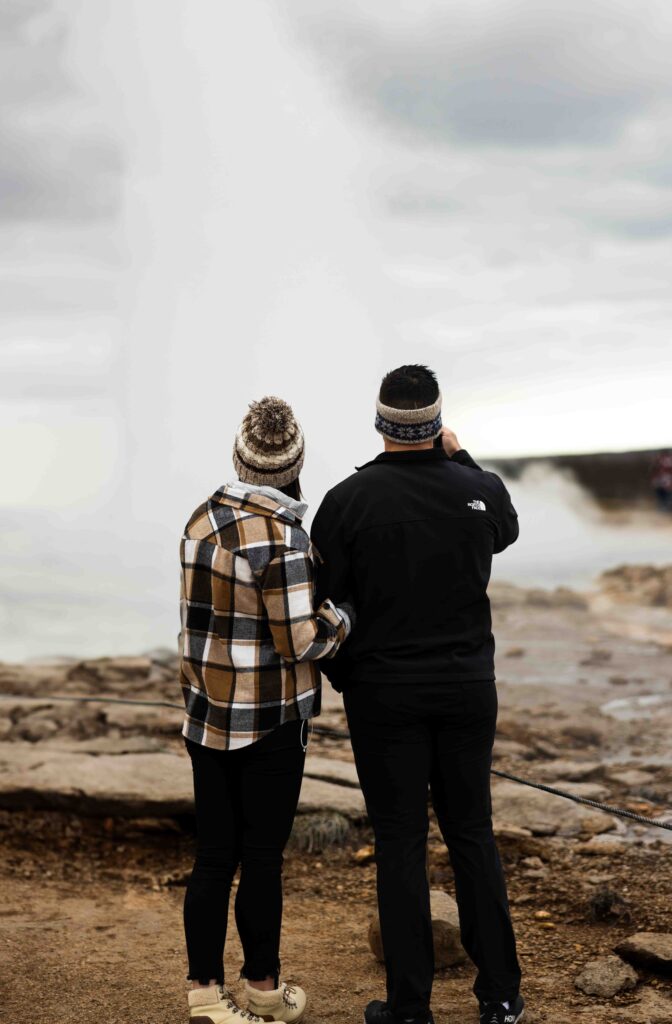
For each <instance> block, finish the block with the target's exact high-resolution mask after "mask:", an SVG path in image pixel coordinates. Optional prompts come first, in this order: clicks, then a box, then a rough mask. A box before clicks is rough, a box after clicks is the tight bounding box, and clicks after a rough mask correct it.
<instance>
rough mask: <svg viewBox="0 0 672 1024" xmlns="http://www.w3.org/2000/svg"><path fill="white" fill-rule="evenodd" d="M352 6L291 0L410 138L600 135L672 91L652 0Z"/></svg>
mask: <svg viewBox="0 0 672 1024" xmlns="http://www.w3.org/2000/svg"><path fill="white" fill-rule="evenodd" d="M358 8H361V5H355V4H354V2H353V0H350V2H344V3H340V4H338V6H336V5H335V4H334V3H332V2H330V0H321V2H320V0H316V2H315V0H304V3H303V4H299V5H298V6H294V5H292V8H291V10H292V11H293V12H294V16H295V18H296V24H297V25H298V27H299V30H300V31H301V32H302V33H303V34H304V36H305V38H306V39H307V40H309V41H310V44H311V46H312V47H313V48H314V49H315V50H316V51H317V52H318V53H319V54H320V56H321V57H322V58H323V59H325V60H326V63H327V68H329V69H330V71H331V73H332V74H336V75H337V77H338V78H339V79H340V81H341V82H342V84H343V85H344V86H345V88H346V89H347V91H348V93H349V95H350V96H351V97H352V98H353V100H354V101H355V103H356V104H357V105H358V106H359V107H360V108H361V109H362V110H364V111H367V112H368V114H369V115H370V116H371V117H373V118H374V119H376V120H377V121H378V122H379V123H381V124H383V125H385V126H386V127H387V128H388V129H389V130H391V131H392V132H394V133H396V134H397V135H399V136H401V137H402V138H405V139H407V140H409V141H411V140H413V139H415V140H418V139H420V140H424V141H425V142H428V143H430V144H437V143H444V144H455V143H457V144H468V145H476V144H478V145H496V146H511V147H530V146H558V145H561V144H577V143H579V144H590V145H603V144H605V143H608V142H610V141H612V140H613V139H615V138H616V137H617V136H618V135H619V133H620V132H621V131H622V130H623V128H624V126H625V125H626V124H627V123H628V122H629V121H630V120H631V119H632V118H634V117H635V116H637V115H640V114H642V113H644V112H646V111H647V110H648V109H649V107H650V106H651V104H653V103H654V102H655V101H656V100H658V99H660V98H661V97H664V98H665V99H666V100H670V98H671V97H672V79H671V78H670V74H669V70H668V65H669V60H668V58H669V46H670V17H669V13H668V11H667V10H666V7H665V6H664V5H662V4H661V3H660V2H659V0H644V2H643V3H641V4H637V5H635V4H634V3H633V4H632V5H631V6H629V7H628V5H623V4H619V5H608V4H602V3H596V2H592V3H591V2H588V3H585V2H583V3H577V2H575V0H574V2H572V0H564V2H563V3H560V2H557V3H555V4H550V5H548V4H543V5H540V4H538V3H537V2H533V0H519V2H515V0H514V2H510V3H507V4H501V3H498V2H496V0H485V2H476V3H464V2H463V3H455V4H451V5H446V4H445V3H439V2H435V3H429V4H428V3H420V4H419V5H418V7H417V9H416V12H415V13H416V16H415V17H412V16H410V15H409V16H408V17H406V18H402V19H399V18H398V17H396V18H395V15H394V12H392V13H391V9H390V7H389V5H388V7H387V8H385V7H379V6H377V5H376V4H375V3H374V4H372V5H371V10H368V11H367V13H366V14H365V15H362V13H361V11H360V10H359V9H358ZM376 12H379V16H376Z"/></svg>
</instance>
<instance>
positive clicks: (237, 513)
mask: <svg viewBox="0 0 672 1024" xmlns="http://www.w3.org/2000/svg"><path fill="white" fill-rule="evenodd" d="M303 454H304V443H303V433H302V431H301V428H300V426H299V424H298V423H297V422H296V420H295V419H294V416H293V413H292V410H291V408H290V407H289V406H288V405H287V404H286V403H285V402H283V401H281V400H280V399H277V398H264V399H262V400H261V401H260V402H254V403H252V405H251V406H250V411H249V412H248V414H247V416H246V417H245V419H244V420H243V423H242V424H241V426H240V428H239V430H238V433H237V435H236V441H235V445H234V453H233V461H234V466H235V469H236V471H237V473H238V478H239V479H238V481H237V482H235V483H232V484H227V485H225V486H224V487H221V488H220V489H219V490H218V491H216V492H215V493H214V494H213V495H212V497H211V498H208V500H207V501H205V502H204V503H203V504H202V505H201V506H199V508H197V509H196V511H195V512H194V514H193V515H192V517H191V519H190V520H189V522H188V524H187V526H186V529H185V532H184V536H183V538H182V543H181V563H182V588H181V590H182V592H181V617H182V633H181V673H180V675H181V685H182V691H183V694H184V701H185V707H186V714H185V720H184V727H183V735H184V737H185V742H186V745H187V750H188V752H189V754H190V757H191V761H192V768H193V776H194V794H195V806H196V824H197V850H196V861H195V864H194V870H193V872H192V875H191V879H190V881H189V884H188V886H187V891H186V896H185V902H184V926H185V934H186V941H187V953H188V958H189V978H190V980H191V982H192V988H191V991H190V992H189V1007H190V1017H191V1020H192V1022H198V1024H242V1022H243V1021H246V1022H249V1021H262V1020H263V1021H283V1022H285V1024H297V1022H298V1021H300V1020H301V1019H302V1017H303V1015H304V1011H305V1005H306V997H305V993H304V992H303V991H302V990H301V989H299V988H297V987H292V986H289V985H286V984H284V983H281V982H280V980H279V972H280V961H279V945H280V928H281V919H282V882H281V872H282V860H283V850H284V847H285V844H286V842H287V839H288V838H289V834H290V832H291V828H292V823H293V820H294V815H295V813H296V807H297V804H298V799H299V791H300V788H301V779H302V775H303V766H304V759H305V750H306V745H307V744H306V733H307V724H308V720H309V719H310V718H312V717H314V716H315V715H317V714H319V710H320V673H319V669H318V668H317V666H316V664H315V662H317V661H318V660H319V659H321V658H328V657H331V656H333V655H334V654H335V653H336V651H337V650H338V648H339V646H340V644H341V643H342V642H343V641H344V640H345V639H346V637H347V636H348V634H349V632H350V622H351V614H352V612H351V609H350V608H347V607H339V608H337V607H335V606H334V604H333V603H332V602H331V601H330V600H328V599H327V600H325V601H324V602H323V603H322V604H321V605H320V606H319V608H317V609H316V610H315V609H314V607H313V599H314V582H313V576H314V573H313V557H314V552H313V551H312V550H311V546H310V540H309V538H308V535H307V534H306V532H305V530H304V529H303V527H302V525H301V522H302V519H303V516H304V515H305V512H306V507H307V506H306V505H305V504H304V502H302V501H301V492H300V487H299V473H300V470H301V467H302V465H303ZM239 865H240V869H241V872H240V884H239V886H238V892H237V895H236V903H235V914H236V925H237V928H238V933H239V935H240V939H241V943H242V946H243V953H244V957H245V962H244V964H243V968H242V971H241V974H242V976H243V977H244V978H245V990H246V994H247V998H248V1009H247V1010H242V1009H241V1008H240V1007H239V1006H238V1005H237V1004H236V1002H235V1001H234V999H233V998H232V996H231V994H230V993H229V992H228V990H227V989H226V988H225V987H224V967H223V953H224V942H225V938H226V925H227V910H228V903H229V895H230V890H231V884H232V881H233V877H234V874H235V872H236V869H237V868H238V866H239Z"/></svg>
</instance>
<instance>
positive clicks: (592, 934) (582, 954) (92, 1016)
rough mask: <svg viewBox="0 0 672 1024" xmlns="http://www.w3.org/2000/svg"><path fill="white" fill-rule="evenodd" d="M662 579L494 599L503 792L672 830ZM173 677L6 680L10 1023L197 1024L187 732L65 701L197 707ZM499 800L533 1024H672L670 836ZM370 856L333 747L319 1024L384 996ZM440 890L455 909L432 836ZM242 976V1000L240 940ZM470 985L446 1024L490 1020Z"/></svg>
mask: <svg viewBox="0 0 672 1024" xmlns="http://www.w3.org/2000/svg"><path fill="white" fill-rule="evenodd" d="M651 572H653V574H654V578H653V580H652V576H651ZM656 572H657V571H656V570H652V571H650V572H649V571H647V572H645V571H642V572H641V573H640V574H639V575H637V573H634V574H633V572H632V571H631V570H623V571H621V572H620V575H619V573H613V574H610V575H609V577H608V578H607V579H606V580H605V581H604V586H603V587H602V588H601V590H600V591H599V592H597V593H596V594H594V595H591V596H589V597H582V596H580V595H577V594H574V593H572V592H569V591H556V592H553V593H549V592H544V591H529V590H521V589H518V588H514V587H509V586H504V585H499V586H498V587H497V588H495V589H494V591H493V600H494V617H495V629H496V633H497V636H498V685H499V694H500V721H499V736H498V741H497V748H496V761H495V767H496V769H498V770H504V771H509V772H513V773H515V774H517V775H519V776H523V777H529V778H533V779H536V780H539V781H542V782H545V783H549V784H554V785H559V786H560V787H561V788H564V789H567V790H570V791H571V792H574V793H578V794H582V795H586V796H588V797H589V798H593V799H598V800H607V801H609V802H611V803H614V804H617V805H620V806H623V807H627V808H630V809H633V810H635V811H637V812H639V813H641V814H644V815H646V816H650V817H659V818H666V819H667V820H672V816H671V815H670V810H669V809H670V795H671V791H672V770H671V767H670V766H671V762H672V756H671V754H670V748H669V737H670V735H671V734H672V658H671V654H672V611H671V610H670V606H669V605H670V602H669V589H668V588H669V578H668V576H667V575H665V571H664V570H660V571H658V572H660V573H661V574H662V579H659V578H658V577H657V576H656ZM175 669H176V666H175V659H174V657H173V655H172V654H171V653H170V652H161V651H157V652H153V653H152V654H150V655H148V656H146V657H140V658H126V659H119V658H117V659H100V660H96V661H88V662H78V661H76V660H68V659H65V660H61V661H59V662H58V663H52V664H45V663H40V664H27V665H21V666H12V665H3V666H0V689H1V690H2V692H3V694H5V697H4V698H3V699H2V700H0V880H1V882H2V889H3V894H4V898H3V902H2V905H0V943H1V944H2V948H3V955H2V958H1V963H0V981H1V983H2V992H3V996H2V999H3V1008H2V1012H0V1018H1V1019H3V1020H5V1019H6V1020H8V1021H14V1020H16V1021H19V1020H23V1019H30V1020H31V1022H33V1024H41V1022H42V1021H44V1022H47V1021H48V1022H50V1024H61V1022H63V1024H65V1022H66V1021H67V1022H71V1021H73V1020H76V1021H78V1022H79V1024H82V1022H84V1024H87V1022H93V1021H96V1022H98V1021H100V1020H105V1022H106V1024H120V1022H122V1021H124V1022H126V1021H127V1020H129V1019H134V1018H135V1017H137V1016H138V1013H141V1014H142V1018H143V1020H144V1021H146V1022H147V1024H154V1022H157V1024H158V1022H159V1021H160V1022H162V1024H163V1022H165V1021H168V1020H179V1019H180V1017H181V1015H182V1017H184V974H185V962H184V953H183V947H182V935H181V922H180V904H181V900H182V896H183V891H184V890H183V886H184V882H185V879H186V877H187V875H188V871H189V865H190V857H191V852H192V849H193V821H192V817H191V795H190V778H189V766H188V762H187V761H186V759H185V755H184V753H183V752H182V749H181V743H180V739H179V735H178V732H179V721H180V714H179V711H176V710H174V709H171V708H170V707H161V708H151V707H130V706H127V705H124V704H107V705H101V704H96V703H90V704H76V705H75V704H69V703H61V702H56V701H54V700H53V697H54V696H55V695H57V694H58V695H68V694H79V695H89V696H101V695H106V696H110V697H116V698H120V699H126V698H133V699H137V700H159V701H165V702H167V703H175V702H179V693H178V690H177V685H176V675H175ZM325 696H326V700H325V705H326V707H325V711H324V714H323V715H322V717H321V719H320V721H319V724H320V725H321V726H322V727H324V726H327V727H331V728H335V729H344V728H345V720H344V716H343V713H342V709H341V705H340V700H339V698H338V697H337V695H335V694H333V693H332V692H331V691H330V690H327V693H326V695H325ZM28 698H38V699H37V700H29V699H28ZM493 792H494V811H495V822H496V831H497V834H498V837H499V843H500V849H501V852H502V856H503V859H504V861H505V864H506V870H507V876H508V879H509V886H510V895H511V904H512V914H513V918H514V921H515V925H516V929H517V933H518V936H519V942H520V954H521V960H522V963H523V968H524V971H525V989H524V990H525V994H526V997H527V999H528V1005H529V1014H528V1017H527V1019H528V1020H530V1021H532V1022H534V1021H536V1022H549V1024H550V1022H553V1024H565V1022H566V1024H569V1021H572V1022H573V1021H576V1020H577V1019H578V1020H581V1021H586V1022H590V1024H592V1022H595V1024H606V1022H610V1024H612V1022H613V1024H618V1022H623V1024H625V1022H634V1024H637V1022H641V1024H662V1022H665V1024H672V976H671V972H672V951H671V950H670V939H669V933H670V932H672V922H671V921H670V917H669V905H670V895H671V894H672V856H671V854H672V844H671V843H670V842H669V840H670V838H672V833H668V832H663V831H661V830H656V829H652V828H647V827H645V826H639V825H630V824H626V823H625V822H624V821H623V820H622V819H618V818H614V817H612V816H611V815H609V814H604V813H602V812H600V811H595V810H592V809H588V808H583V807H579V806H578V805H576V804H573V803H571V802H569V801H566V800H562V799H560V798H558V797H554V796H550V795H547V794H544V793H540V792H538V791H534V790H531V789H528V788H525V787H522V786H519V785H517V784H515V783H511V782H508V781H505V780H501V779H495V780H494V786H493ZM370 842H371V835H370V830H369V828H368V825H367V822H366V819H365V815H364V808H363V802H362V798H361V794H360V792H359V790H358V788H357V783H356V776H355V774H354V768H353V766H352V762H351V758H350V755H349V751H348V746H347V742H346V741H343V740H339V739H334V738H329V737H325V736H321V735H315V736H314V737H313V740H312V744H311V750H310V754H309V759H308V768H307V776H306V779H305V782H304V789H303V793H302V800H301V806H300V814H299V816H298V818H297V823H296V826H295V831H294V835H293V838H292V844H291V850H290V851H289V852H288V857H287V865H286V924H285V930H284V937H283V961H284V964H285V968H286V973H287V975H288V976H290V977H292V978H294V979H295V980H296V981H298V982H299V983H302V984H304V985H305V986H306V987H307V988H308V989H309V991H310V992H311V994H312V995H313V998H314V1000H315V1002H314V1009H312V1010H311V1012H310V1013H309V1015H308V1017H307V1024H318V1022H320V1021H334V1022H339V1024H340V1022H347V1021H351V1020H352V1021H357V1020H360V1019H361V1008H362V1005H363V1004H364V1003H365V1002H366V1000H367V999H368V998H370V997H373V996H376V995H380V994H381V993H382V969H381V967H380V965H379V964H378V962H377V961H376V959H375V958H374V956H373V955H372V953H371V951H370V948H369V942H368V929H369V924H370V921H371V917H372V915H373V912H374V908H375V890H374V883H375V869H374V866H373V863H372V859H371V850H370ZM429 871H430V879H431V883H432V886H433V888H435V889H437V890H445V891H446V892H448V893H450V892H451V891H452V873H451V870H450V866H449V863H448V858H447V855H446V851H445V848H444V847H443V844H442V843H441V841H440V837H439V835H438V831H437V829H436V825H435V823H434V822H433V823H432V831H431V839H430V850H429ZM437 906H438V904H437ZM442 913H443V912H442V911H441V912H440V911H438V910H437V915H438V916H441V914H442ZM446 914H447V921H446V923H445V929H446V935H448V932H449V931H450V927H452V926H451V924H450V920H448V918H450V914H449V913H448V911H446ZM232 936H235V929H233V927H232ZM661 936H662V937H661ZM666 936H667V937H666ZM666 943H667V945H666ZM609 958H611V959H609ZM453 959H455V958H453ZM595 961H597V963H596V962H595ZM227 963H228V973H229V978H230V979H232V980H233V979H235V978H237V973H238V968H239V964H240V952H239V948H238V945H237V940H236V939H235V938H232V941H231V942H230V943H229V949H228V957H227ZM472 983H473V969H472V967H471V965H470V964H469V963H468V962H466V963H464V962H463V963H458V964H456V965H453V966H449V967H447V968H445V969H443V970H441V971H440V972H438V973H437V978H436V988H435V999H434V1006H435V1015H436V1019H437V1024H443V1022H446V1024H447V1022H448V1021H451V1020H476V1019H477V1017H476V1013H475V1003H474V1001H473V998H472V997H471V995H470V987H471V984H472ZM234 987H235V986H234ZM318 1000H319V1001H318Z"/></svg>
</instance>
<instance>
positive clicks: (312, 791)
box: [299, 776, 366, 821]
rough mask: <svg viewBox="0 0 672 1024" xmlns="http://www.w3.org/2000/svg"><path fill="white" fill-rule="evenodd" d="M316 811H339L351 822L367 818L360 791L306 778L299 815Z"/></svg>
mask: <svg viewBox="0 0 672 1024" xmlns="http://www.w3.org/2000/svg"><path fill="white" fill-rule="evenodd" d="M315 811H338V813H339V814H343V815H344V816H345V817H346V818H350V820H351V821H362V820H363V819H364V818H366V805H365V803H364V797H363V796H362V794H361V791H360V790H359V789H354V788H353V787H351V786H337V785H334V783H333V782H324V781H323V780H322V779H311V778H309V777H307V776H304V779H303V785H302V786H301V796H300V798H299V814H309V813H314V812H315Z"/></svg>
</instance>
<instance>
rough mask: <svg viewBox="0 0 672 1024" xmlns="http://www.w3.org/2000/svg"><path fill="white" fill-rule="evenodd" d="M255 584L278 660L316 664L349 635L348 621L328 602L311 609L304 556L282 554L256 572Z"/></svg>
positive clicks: (310, 567) (310, 569)
mask: <svg viewBox="0 0 672 1024" xmlns="http://www.w3.org/2000/svg"><path fill="white" fill-rule="evenodd" d="M258 582H259V585H260V587H261V594H262V598H263V602H264V607H265V609H266V614H267V615H268V623H269V626H270V630H271V633H272V636H273V646H274V648H275V650H276V651H277V653H278V654H279V655H280V656H281V657H282V658H284V659H285V660H286V661H317V660H318V659H319V658H329V657H331V656H332V655H334V654H335V653H336V651H337V650H338V648H339V646H340V645H341V644H342V643H343V641H344V640H345V639H346V637H347V636H348V633H349V632H350V619H349V616H348V614H347V611H345V610H343V611H342V610H341V609H339V608H336V606H335V605H334V604H333V602H332V601H330V600H325V601H322V602H321V604H320V606H319V607H318V608H317V610H316V611H315V610H314V608H313V598H314V591H315V582H314V577H313V563H312V559H311V557H310V555H309V554H308V553H306V552H304V551H294V550H291V549H288V550H286V551H284V552H283V553H282V554H281V555H278V556H277V557H276V558H273V559H272V560H271V561H270V562H269V563H268V565H267V566H266V567H265V568H264V569H263V570H262V571H261V572H260V573H259V575H258Z"/></svg>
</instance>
